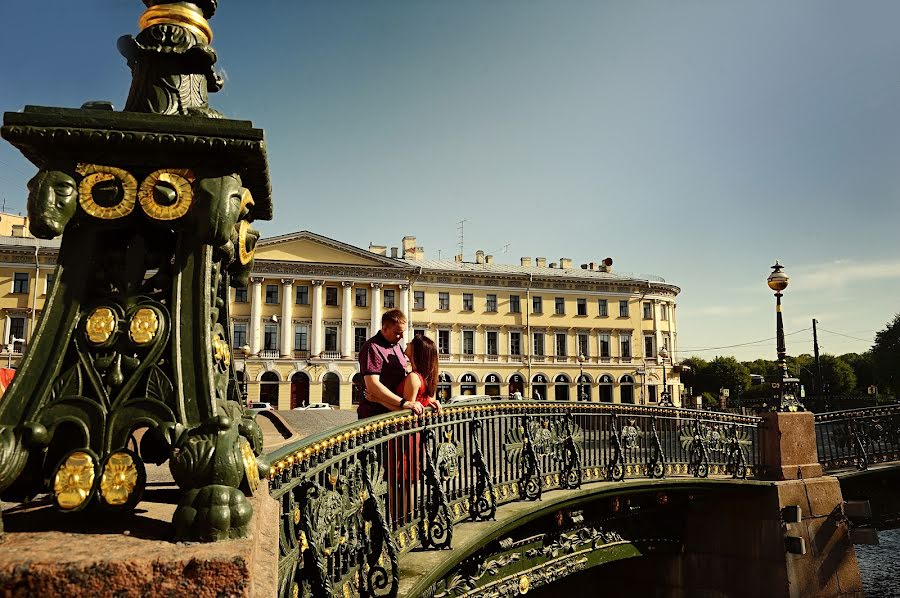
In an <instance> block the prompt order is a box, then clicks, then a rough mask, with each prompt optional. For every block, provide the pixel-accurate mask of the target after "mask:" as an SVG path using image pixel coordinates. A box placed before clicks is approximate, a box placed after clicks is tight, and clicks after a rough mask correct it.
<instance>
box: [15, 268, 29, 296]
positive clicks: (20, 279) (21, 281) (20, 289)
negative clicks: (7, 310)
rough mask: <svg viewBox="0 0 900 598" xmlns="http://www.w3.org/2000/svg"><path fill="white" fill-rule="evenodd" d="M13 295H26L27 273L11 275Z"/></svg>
mask: <svg viewBox="0 0 900 598" xmlns="http://www.w3.org/2000/svg"><path fill="white" fill-rule="evenodd" d="M12 292H13V293H20V294H22V295H27V294H28V272H16V273H15V274H13V289H12Z"/></svg>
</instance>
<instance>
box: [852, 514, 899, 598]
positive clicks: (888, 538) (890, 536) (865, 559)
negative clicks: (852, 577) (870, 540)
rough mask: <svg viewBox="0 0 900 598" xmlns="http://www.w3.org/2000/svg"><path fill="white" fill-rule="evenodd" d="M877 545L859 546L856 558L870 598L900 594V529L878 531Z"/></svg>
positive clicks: (886, 597)
mask: <svg viewBox="0 0 900 598" xmlns="http://www.w3.org/2000/svg"><path fill="white" fill-rule="evenodd" d="M878 542H879V543H878V545H877V546H857V547H856V558H857V560H858V561H859V572H860V574H861V575H862V581H863V588H865V591H866V596H867V597H868V598H897V597H898V596H900V529H892V530H887V531H881V532H878Z"/></svg>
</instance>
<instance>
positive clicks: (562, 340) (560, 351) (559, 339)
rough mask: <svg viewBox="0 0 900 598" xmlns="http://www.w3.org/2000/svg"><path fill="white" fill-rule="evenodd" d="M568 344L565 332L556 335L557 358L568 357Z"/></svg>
mask: <svg viewBox="0 0 900 598" xmlns="http://www.w3.org/2000/svg"><path fill="white" fill-rule="evenodd" d="M567 344H568V343H567V342H566V333H565V332H557V333H556V356H557V357H565V356H566V355H568V353H567V350H566V349H567V347H566V345H567Z"/></svg>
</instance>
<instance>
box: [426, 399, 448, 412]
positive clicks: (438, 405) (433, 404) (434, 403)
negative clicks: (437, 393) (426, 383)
mask: <svg viewBox="0 0 900 598" xmlns="http://www.w3.org/2000/svg"><path fill="white" fill-rule="evenodd" d="M428 406H429V407H431V408H432V409H434V412H435V414H437V415H440V414H441V413H442V412H443V411H444V408H443V407H442V406H441V402H440V401H438V400H437V399H435V398H434V397H431V398H430V399H429V400H428Z"/></svg>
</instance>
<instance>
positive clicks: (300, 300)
mask: <svg viewBox="0 0 900 598" xmlns="http://www.w3.org/2000/svg"><path fill="white" fill-rule="evenodd" d="M294 289H295V293H296V296H297V300H296V303H297V305H309V287H308V286H307V285H305V284H303V285H300V286H298V287H294Z"/></svg>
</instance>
